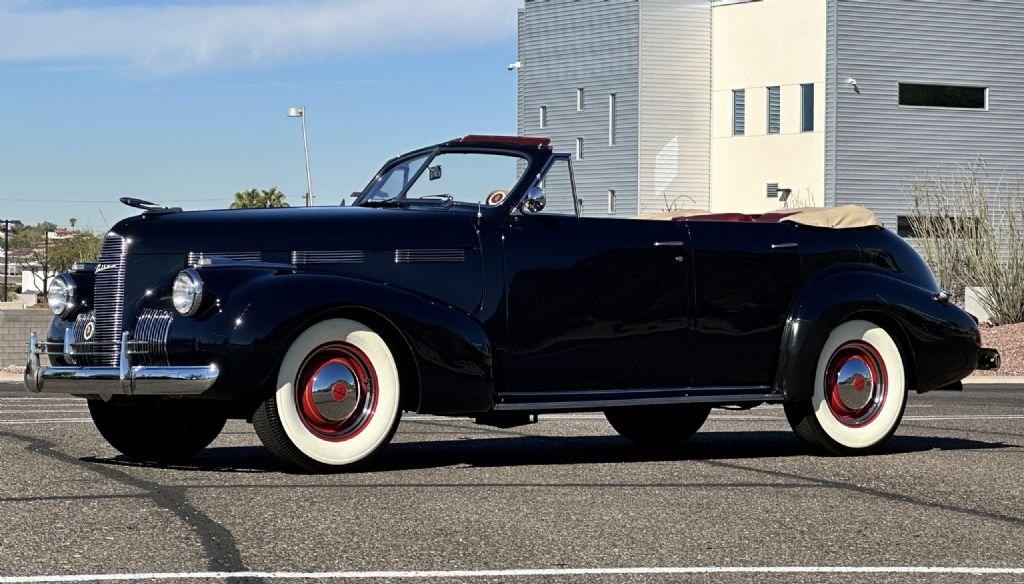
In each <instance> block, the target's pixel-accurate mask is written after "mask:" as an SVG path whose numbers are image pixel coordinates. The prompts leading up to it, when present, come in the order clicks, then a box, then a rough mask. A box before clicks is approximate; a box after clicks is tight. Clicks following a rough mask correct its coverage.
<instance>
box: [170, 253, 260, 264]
mask: <svg viewBox="0 0 1024 584" xmlns="http://www.w3.org/2000/svg"><path fill="white" fill-rule="evenodd" d="M214 259H216V260H234V261H236V262H260V261H263V252H259V251H225V252H219V251H190V252H188V266H189V267H190V268H195V267H197V266H199V264H201V263H203V260H214Z"/></svg>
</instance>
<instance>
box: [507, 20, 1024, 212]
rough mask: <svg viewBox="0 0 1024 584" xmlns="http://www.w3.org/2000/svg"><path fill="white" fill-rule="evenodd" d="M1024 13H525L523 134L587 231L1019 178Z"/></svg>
mask: <svg viewBox="0 0 1024 584" xmlns="http://www.w3.org/2000/svg"><path fill="white" fill-rule="evenodd" d="M1022 40H1024V2H1019V1H1015V0H972V1H970V2H963V1H960V0H927V1H925V0H525V4H524V8H523V9H522V10H520V14H519V61H520V63H521V68H520V69H519V70H518V71H519V98H518V101H519V103H518V110H519V132H520V133H521V134H523V135H547V136H550V137H551V138H552V139H553V141H554V144H555V148H556V149H557V150H559V151H568V152H574V153H576V155H577V158H579V160H578V161H577V163H576V165H577V175H578V183H579V191H580V193H581V196H582V197H583V199H584V211H585V213H586V214H587V215H611V216H631V215H634V214H638V213H649V212H658V211H662V210H666V209H667V208H683V207H702V208H709V209H711V210H713V211H749V212H757V211H764V210H768V209H776V208H779V207H780V206H781V204H780V202H779V199H778V194H779V193H780V192H784V191H785V190H786V189H788V190H789V191H790V193H791V194H790V198H791V206H792V205H828V206H832V205H840V204H847V203H856V204H861V205H865V206H867V207H869V208H871V209H872V210H874V211H875V212H876V213H878V215H879V216H880V218H881V219H882V220H883V221H884V222H885V224H886V225H887V226H890V227H892V228H895V227H896V225H897V223H898V221H897V219H898V217H899V216H901V215H904V214H905V212H906V209H907V204H908V203H907V196H906V191H907V188H908V186H909V183H910V182H911V181H913V180H915V179H917V178H920V177H921V176H923V175H925V174H936V173H937V174H943V173H949V172H953V171H955V170H956V168H957V167H958V165H961V164H964V163H969V162H972V161H976V160H978V159H979V158H981V159H984V161H985V162H986V164H987V166H988V168H989V171H990V173H991V180H992V181H993V183H998V184H1000V185H1003V186H1004V187H1005V186H1006V185H1011V184H1015V183H1016V182H1017V181H1019V180H1021V178H1022V177H1024V42H1022Z"/></svg>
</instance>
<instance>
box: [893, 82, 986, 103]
mask: <svg viewBox="0 0 1024 584" xmlns="http://www.w3.org/2000/svg"><path fill="white" fill-rule="evenodd" d="M900 105H905V106H911V107H948V108H958V109H988V88H987V87H964V86H958V85H920V84H916V83H900Z"/></svg>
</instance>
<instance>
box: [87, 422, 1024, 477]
mask: <svg viewBox="0 0 1024 584" xmlns="http://www.w3.org/2000/svg"><path fill="white" fill-rule="evenodd" d="M507 433H508V434H512V435H510V436H505V437H500V438H472V437H471V436H469V434H472V429H467V432H466V434H467V436H465V437H462V438H460V439H458V440H434V441H422V442H398V443H393V444H391V445H390V446H389V447H388V448H387V450H385V451H384V453H383V455H382V456H381V457H380V458H378V459H377V460H375V461H374V462H372V463H371V464H369V465H367V466H365V467H362V468H360V469H359V470H360V471H362V472H391V471H403V470H418V469H431V468H444V467H451V466H469V467H503V466H509V467H511V466H541V465H574V464H616V463H636V462H672V461H679V462H683V461H688V460H692V461H706V460H735V459H769V458H783V457H794V456H816V455H818V454H817V453H816V452H815V451H813V450H811V449H810V448H809V447H807V446H806V445H804V444H803V443H802V442H800V441H799V440H797V439H796V438H795V437H794V436H793V434H792V433H791V432H704V433H700V434H698V435H696V436H695V437H693V438H692V439H690V440H689V441H688V442H686V443H685V444H684V445H681V446H680V447H679V448H677V449H673V450H649V449H644V448H641V447H638V446H635V445H633V444H631V443H629V442H627V441H626V440H624V439H622V438H620V437H618V436H541V435H526V434H513V433H512V432H507ZM1002 448H1018V446H1015V445H1012V444H1006V443H1003V442H982V441H978V440H969V439H964V438H952V437H930V436H895V437H893V438H892V439H890V440H889V442H888V443H886V445H885V446H884V447H883V448H882V449H881V450H879V451H878V452H877V453H874V454H872V455H871V456H893V455H902V454H911V453H917V452H927V451H933V450H947V451H959V450H987V449H1002ZM81 460H82V461H83V462H91V463H96V464H109V465H117V466H131V467H139V468H163V469H169V470H179V471H199V472H237V473H269V472H279V473H288V474H303V473H301V472H300V471H296V470H294V469H292V468H290V467H287V466H285V465H283V464H281V463H280V462H278V461H277V460H276V459H274V458H273V457H272V456H271V455H270V454H269V453H268V452H267V451H266V450H265V449H263V448H262V447H259V446H230V447H215V448H208V449H206V450H205V451H203V452H202V453H201V454H200V455H198V456H196V457H195V458H193V459H191V460H189V461H186V462H182V463H177V464H162V465H160V464H147V463H138V462H133V461H130V460H128V459H126V458H124V457H121V456H118V457H112V458H100V457H86V458H82V459H81Z"/></svg>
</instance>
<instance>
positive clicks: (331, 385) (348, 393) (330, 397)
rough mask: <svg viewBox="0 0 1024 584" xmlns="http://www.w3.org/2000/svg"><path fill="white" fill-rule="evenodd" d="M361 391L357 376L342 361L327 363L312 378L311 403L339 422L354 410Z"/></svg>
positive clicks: (323, 413)
mask: <svg viewBox="0 0 1024 584" xmlns="http://www.w3.org/2000/svg"><path fill="white" fill-rule="evenodd" d="M361 392H362V388H361V387H360V385H359V378H358V377H357V376H356V374H355V372H354V371H352V369H351V368H350V367H349V366H348V365H345V364H344V363H339V362H332V363H328V364H327V365H325V366H324V367H323V369H321V370H320V371H319V372H318V373H317V374H316V377H314V378H313V387H312V396H313V405H314V406H316V410H317V412H319V414H320V415H321V416H323V417H324V418H325V419H327V420H330V421H332V422H340V421H342V420H344V419H346V418H348V417H349V416H351V415H352V413H353V412H355V411H356V407H357V406H358V405H359V396H360V393H361Z"/></svg>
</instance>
